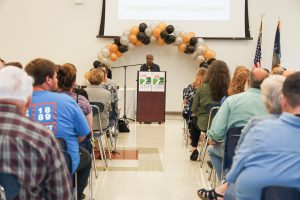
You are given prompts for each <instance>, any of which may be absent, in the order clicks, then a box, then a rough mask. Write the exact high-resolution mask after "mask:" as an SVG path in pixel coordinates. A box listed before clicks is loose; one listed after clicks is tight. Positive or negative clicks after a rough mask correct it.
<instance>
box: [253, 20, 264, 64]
mask: <svg viewBox="0 0 300 200" xmlns="http://www.w3.org/2000/svg"><path fill="white" fill-rule="evenodd" d="M261 43H262V21H260V28H259V34H258V38H257V45H256V52H255V58H254V67H257V68H260V67H261Z"/></svg>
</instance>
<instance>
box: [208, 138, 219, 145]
mask: <svg viewBox="0 0 300 200" xmlns="http://www.w3.org/2000/svg"><path fill="white" fill-rule="evenodd" d="M208 144H209V145H213V146H214V145H216V144H217V143H216V142H215V141H214V140H212V139H209V140H208Z"/></svg>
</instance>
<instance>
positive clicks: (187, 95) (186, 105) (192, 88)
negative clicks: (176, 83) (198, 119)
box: [182, 68, 207, 120]
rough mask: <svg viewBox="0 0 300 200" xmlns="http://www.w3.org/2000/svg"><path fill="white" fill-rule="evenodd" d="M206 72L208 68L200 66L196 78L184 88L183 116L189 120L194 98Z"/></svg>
mask: <svg viewBox="0 0 300 200" xmlns="http://www.w3.org/2000/svg"><path fill="white" fill-rule="evenodd" d="M206 72H207V69H206V68H200V69H199V70H198V72H197V74H196V79H195V80H194V81H193V82H192V83H191V84H189V85H188V86H187V87H186V88H184V89H183V112H182V116H183V118H184V119H185V120H189V119H190V117H191V115H192V111H191V107H192V100H193V98H194V95H195V93H196V90H197V88H198V87H199V86H200V85H201V84H202V82H203V80H204V76H205V74H206Z"/></svg>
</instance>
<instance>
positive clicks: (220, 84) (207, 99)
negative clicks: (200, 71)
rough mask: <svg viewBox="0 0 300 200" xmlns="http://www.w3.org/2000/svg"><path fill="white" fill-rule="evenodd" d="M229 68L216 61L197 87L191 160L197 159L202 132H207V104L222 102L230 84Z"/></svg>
mask: <svg viewBox="0 0 300 200" xmlns="http://www.w3.org/2000/svg"><path fill="white" fill-rule="evenodd" d="M229 81H230V75H229V69H228V66H227V64H226V63H225V62H223V61H221V60H216V61H214V62H213V63H212V64H211V65H210V66H209V67H208V70H207V72H206V75H205V79H204V82H203V84H202V85H201V86H200V87H199V88H198V89H197V91H196V94H195V97H194V100H193V104H192V113H193V115H192V116H193V119H192V120H193V123H192V124H191V131H190V133H191V140H192V142H191V145H192V154H191V156H190V160H197V159H198V155H199V152H198V150H197V146H198V142H199V137H200V132H201V131H203V132H206V130H207V124H208V111H206V109H205V108H206V106H207V105H209V104H217V103H220V101H221V99H222V97H223V96H225V95H226V91H227V89H228V86H229Z"/></svg>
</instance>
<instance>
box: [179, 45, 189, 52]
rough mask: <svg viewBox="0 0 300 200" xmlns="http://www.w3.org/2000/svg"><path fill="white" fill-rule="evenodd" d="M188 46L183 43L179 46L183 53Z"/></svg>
mask: <svg viewBox="0 0 300 200" xmlns="http://www.w3.org/2000/svg"><path fill="white" fill-rule="evenodd" d="M186 47H187V45H186V44H185V43H181V44H180V45H178V49H179V51H181V52H184V51H185V50H186Z"/></svg>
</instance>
